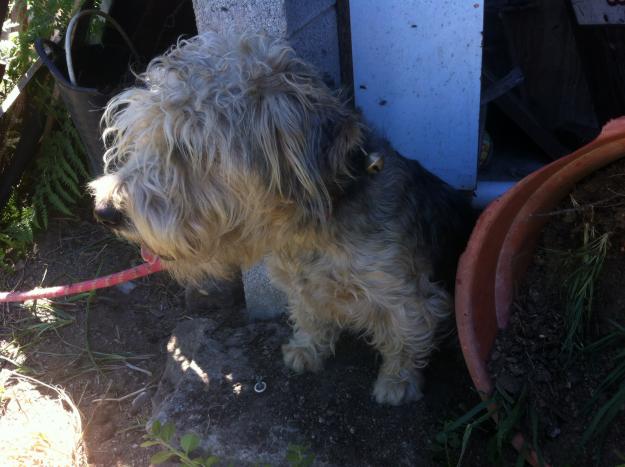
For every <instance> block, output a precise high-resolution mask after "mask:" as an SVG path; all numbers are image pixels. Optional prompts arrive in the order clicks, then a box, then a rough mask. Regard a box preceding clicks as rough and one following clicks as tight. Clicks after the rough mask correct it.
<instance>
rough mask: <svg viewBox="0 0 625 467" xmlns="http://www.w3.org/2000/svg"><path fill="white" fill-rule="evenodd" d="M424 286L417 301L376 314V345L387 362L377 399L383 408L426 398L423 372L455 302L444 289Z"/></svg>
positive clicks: (375, 393) (426, 283) (376, 389)
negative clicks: (440, 329)
mask: <svg viewBox="0 0 625 467" xmlns="http://www.w3.org/2000/svg"><path fill="white" fill-rule="evenodd" d="M421 282H422V283H421V291H420V292H421V293H420V295H419V296H418V297H417V299H416V300H414V301H409V302H407V303H404V305H403V306H400V307H397V308H396V309H387V310H380V311H379V313H377V314H376V321H375V324H374V326H373V327H372V329H371V331H372V334H373V336H372V337H373V339H372V341H373V345H374V346H375V347H376V349H377V350H378V351H379V352H380V353H381V354H382V359H383V360H382V366H381V367H380V371H379V373H378V379H377V380H376V382H375V385H374V388H373V396H374V397H375V400H376V401H377V402H378V403H380V404H390V405H399V404H402V403H405V402H410V401H415V400H419V399H421V397H423V392H422V387H423V375H422V373H421V368H424V367H425V366H426V365H427V363H428V360H429V357H430V353H431V352H432V350H433V348H434V342H435V337H436V330H437V327H438V324H439V323H440V322H441V321H442V320H444V319H445V318H446V317H447V316H448V315H449V313H450V310H451V300H450V298H449V295H448V294H447V292H445V290H444V289H443V288H442V287H440V286H438V285H436V284H433V283H430V282H429V281H426V280H423V281H421Z"/></svg>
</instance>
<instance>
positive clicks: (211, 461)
mask: <svg viewBox="0 0 625 467" xmlns="http://www.w3.org/2000/svg"><path fill="white" fill-rule="evenodd" d="M217 462H219V457H217V456H208V457H207V458H206V459H204V461H203V462H202V466H203V467H211V466H213V465H215V464H216V463H217Z"/></svg>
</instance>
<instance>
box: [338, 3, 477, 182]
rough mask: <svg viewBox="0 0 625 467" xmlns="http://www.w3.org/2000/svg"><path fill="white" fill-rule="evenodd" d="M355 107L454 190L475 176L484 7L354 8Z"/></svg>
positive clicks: (354, 5) (374, 5)
mask: <svg viewBox="0 0 625 467" xmlns="http://www.w3.org/2000/svg"><path fill="white" fill-rule="evenodd" d="M350 19H351V30H352V54H353V65H354V88H355V89H354V91H355V96H356V105H357V106H358V107H360V108H361V109H362V110H363V112H364V115H365V117H366V118H367V120H368V121H369V123H371V124H372V125H373V126H374V127H375V128H377V129H378V130H379V131H380V132H381V133H382V134H383V135H384V136H386V137H387V138H389V140H390V141H391V143H392V144H393V146H394V147H395V148H396V149H397V150H398V151H399V152H400V153H402V154H403V155H404V156H406V157H410V158H413V159H417V160H419V161H420V162H421V163H422V164H423V165H424V166H425V167H426V168H428V169H429V170H431V171H432V172H434V173H435V174H437V175H438V176H440V177H441V178H443V179H444V180H445V181H447V182H448V183H450V184H452V185H453V186H455V187H457V188H462V189H473V188H474V186H475V179H476V173H477V153H478V151H477V144H478V122H479V107H480V71H481V64H482V49H481V43H482V25H483V4H482V2H475V1H466V0H462V1H459V0H385V1H383V2H382V1H378V0H352V1H351V2H350Z"/></svg>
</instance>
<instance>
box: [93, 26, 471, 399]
mask: <svg viewBox="0 0 625 467" xmlns="http://www.w3.org/2000/svg"><path fill="white" fill-rule="evenodd" d="M103 122H104V124H105V127H106V128H105V131H104V138H105V141H106V143H107V146H108V149H107V152H106V154H105V156H104V160H105V175H104V176H103V177H101V178H99V179H97V180H95V181H94V182H92V183H91V184H90V188H91V190H92V193H93V195H94V197H95V214H96V216H97V218H98V219H99V220H100V221H102V222H104V223H106V224H108V225H110V226H111V227H112V228H113V229H114V230H115V231H116V232H117V233H118V234H119V235H121V236H123V237H125V238H127V239H129V240H130V241H132V242H136V243H138V244H141V245H143V246H144V247H145V248H147V249H149V250H151V251H152V252H153V253H154V254H156V255H158V256H159V257H160V258H161V259H162V260H163V262H164V263H165V266H166V267H167V269H168V270H169V271H170V272H171V273H172V274H173V275H174V277H176V278H177V279H179V280H181V281H185V282H191V283H197V282H198V281H200V280H202V279H203V278H204V277H206V276H213V277H215V276H217V277H222V278H227V277H228V276H230V275H231V274H232V273H233V272H234V271H236V270H238V269H239V268H241V267H243V268H245V267H248V266H250V265H252V264H254V263H255V262H257V261H259V260H261V259H263V258H265V259H266V261H267V265H268V269H269V271H270V274H271V276H272V279H273V280H274V281H275V282H276V283H277V284H278V286H279V287H281V288H282V289H283V290H284V291H285V292H286V293H287V295H288V299H289V311H290V317H291V322H292V325H293V328H294V334H293V337H292V338H291V340H290V342H289V343H288V344H285V345H284V346H283V348H282V351H283V354H284V362H285V363H286V365H287V366H288V367H290V368H292V369H293V370H295V371H297V372H302V371H305V370H308V371H319V370H321V368H322V366H323V361H324V359H325V358H326V357H327V356H328V355H330V354H332V352H333V351H334V346H335V343H336V341H337V338H338V337H339V334H340V333H341V331H342V330H344V329H349V330H353V331H356V332H358V333H361V334H362V335H363V336H365V337H366V339H368V341H369V342H370V343H371V345H373V346H374V347H375V348H376V349H377V350H378V351H379V352H380V353H381V355H382V364H381V368H380V371H379V375H378V378H377V381H376V382H375V385H374V389H373V395H374V396H375V399H376V400H377V401H378V402H379V403H382V404H393V405H397V404H400V403H403V402H406V401H411V400H416V399H418V398H419V397H421V395H422V393H421V388H422V383H423V378H422V375H421V369H422V368H424V367H425V366H426V364H427V362H428V359H429V356H430V353H431V352H432V350H433V348H434V345H435V341H436V340H435V338H436V336H437V329H439V328H440V324H441V323H442V322H443V320H445V319H446V318H447V317H448V316H449V315H450V312H451V309H452V303H451V298H450V293H449V291H448V290H447V289H446V287H445V284H444V283H445V281H447V285H450V282H451V280H453V273H454V271H455V263H456V260H457V256H458V254H459V253H460V251H461V250H462V248H463V246H464V242H465V240H466V237H467V235H468V231H469V229H470V224H471V214H470V210H469V208H468V204H467V203H466V202H465V201H464V199H463V198H462V197H461V196H460V195H459V194H457V193H456V192H454V191H453V190H452V189H451V188H450V187H448V186H447V185H445V184H444V183H443V182H441V181H440V180H439V179H437V178H436V177H435V176H433V175H432V174H430V173H429V172H427V171H426V170H425V169H423V168H422V167H421V166H420V165H419V164H418V163H417V162H414V161H411V160H407V159H405V158H403V157H402V156H400V155H399V154H397V153H396V152H395V151H393V150H392V149H391V148H390V147H389V146H388V145H387V144H386V143H385V142H384V141H382V140H380V139H378V138H376V137H374V135H373V134H372V133H371V132H370V130H368V129H367V128H366V126H365V125H364V124H363V122H362V121H361V119H360V117H359V115H358V114H357V113H355V112H354V111H352V110H351V109H350V108H349V107H348V106H346V105H344V103H343V102H341V101H340V100H339V99H338V98H337V97H336V96H335V95H333V94H332V93H331V91H330V90H329V89H328V87H327V86H326V85H325V84H324V83H323V82H322V80H321V78H320V76H319V74H318V73H317V72H316V71H315V70H314V69H313V68H312V67H311V66H309V65H308V64H306V63H305V62H303V61H302V60H300V59H299V58H297V56H296V55H295V53H294V51H293V49H292V48H290V47H289V46H288V45H287V44H286V43H285V42H283V41H282V40H278V39H272V38H269V37H267V36H263V35H255V34H239V35H236V36H235V35H233V34H225V35H220V34H204V35H200V36H198V37H195V38H193V39H190V40H186V41H181V42H180V43H179V44H178V45H177V47H175V48H173V49H172V50H170V51H169V52H168V53H166V54H165V55H163V56H161V57H158V58H156V59H154V60H152V62H151V63H150V64H149V66H148V68H147V71H146V72H145V73H143V74H142V75H140V76H139V84H138V85H137V86H136V87H133V88H131V89H128V90H126V91H124V92H122V93H121V94H119V95H118V96H117V97H115V98H114V99H113V100H112V101H111V102H110V103H109V104H108V106H107V109H106V111H105V114H104V117H103Z"/></svg>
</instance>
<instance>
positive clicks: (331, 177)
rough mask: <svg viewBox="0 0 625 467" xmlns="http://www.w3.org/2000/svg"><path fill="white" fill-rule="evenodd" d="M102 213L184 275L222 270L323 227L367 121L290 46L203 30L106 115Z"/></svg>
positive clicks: (97, 193) (99, 188) (159, 61)
mask: <svg viewBox="0 0 625 467" xmlns="http://www.w3.org/2000/svg"><path fill="white" fill-rule="evenodd" d="M103 122H104V126H105V130H104V139H105V142H106V144H107V147H108V149H107V151H106V154H105V156H104V160H105V175H104V176H103V177H101V178H99V179H97V180H95V181H93V182H92V183H91V184H90V189H91V191H92V193H93V195H94V197H95V214H96V217H98V218H99V219H100V220H101V221H102V222H104V223H106V224H108V225H110V226H111V227H112V228H113V229H114V230H115V231H116V232H117V233H118V234H120V235H122V236H124V237H126V238H128V239H129V240H131V241H134V242H137V243H140V244H142V245H144V246H146V247H147V248H148V249H150V250H152V251H153V252H154V253H155V254H157V255H159V256H160V257H161V258H162V259H163V260H165V261H166V263H168V264H167V267H168V268H169V269H170V270H171V271H172V273H174V275H176V276H178V277H179V278H181V279H190V280H195V279H199V278H200V277H201V276H202V275H203V274H211V275H225V274H227V272H228V271H229V270H230V269H231V268H232V267H233V266H240V265H245V264H246V263H250V262H252V261H256V260H257V259H259V256H260V255H262V254H265V253H266V248H267V247H268V242H271V241H272V238H275V237H276V236H279V234H278V233H279V232H280V231H284V230H285V229H287V227H288V228H292V227H293V226H311V225H318V226H319V225H322V224H323V223H324V221H325V220H326V219H327V217H328V216H329V214H330V211H331V209H332V198H333V192H334V191H335V190H337V189H340V185H341V183H342V180H345V179H346V177H349V175H350V170H351V168H350V157H349V155H350V154H352V153H353V151H354V150H355V148H357V147H358V145H359V144H360V143H361V138H362V131H361V126H360V123H359V120H358V118H357V116H355V114H354V113H352V112H351V111H349V110H348V109H347V108H346V107H345V106H344V105H342V103H341V102H339V100H338V99H337V98H336V97H335V96H334V95H333V94H332V93H331V92H330V90H329V89H328V88H327V87H326V85H325V84H324V83H323V82H322V80H321V79H320V77H319V75H318V74H317V73H316V72H315V71H314V70H313V69H312V68H311V67H310V66H309V65H307V64H306V63H304V62H303V61H301V60H300V59H298V58H297V57H296V55H295V53H294V51H293V49H292V48H290V47H289V46H288V45H287V44H286V43H284V42H283V41H281V40H277V39H272V38H269V37H267V36H263V35H255V34H243V35H238V36H235V35H232V34H228V35H218V34H204V35H201V36H198V37H195V38H193V39H191V40H188V41H181V42H180V43H179V44H178V46H177V47H175V48H173V49H172V50H170V51H169V52H168V53H166V54H165V55H163V56H161V57H158V58H156V59H154V60H153V61H152V62H151V63H150V65H149V66H148V68H147V70H146V72H145V73H143V74H142V75H140V76H139V85H137V86H136V87H133V88H131V89H128V90H126V91H124V92H122V93H121V94H119V95H118V96H116V97H115V98H113V99H112V100H111V102H110V103H109V104H108V106H107V108H106V111H105V113H104V117H103Z"/></svg>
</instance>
